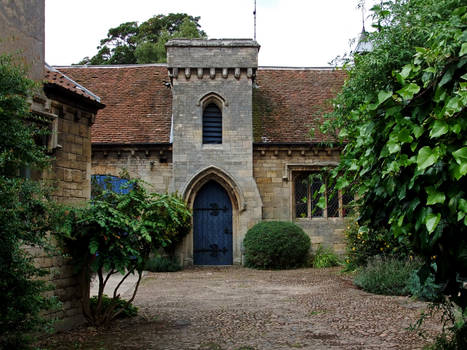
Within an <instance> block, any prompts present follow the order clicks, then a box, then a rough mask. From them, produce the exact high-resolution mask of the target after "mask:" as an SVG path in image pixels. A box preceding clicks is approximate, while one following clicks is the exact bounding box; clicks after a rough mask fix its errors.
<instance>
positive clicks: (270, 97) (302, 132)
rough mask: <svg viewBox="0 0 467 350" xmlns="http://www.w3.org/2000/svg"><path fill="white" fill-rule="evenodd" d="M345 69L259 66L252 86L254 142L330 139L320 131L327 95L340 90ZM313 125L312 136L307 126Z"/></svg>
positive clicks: (328, 109) (311, 126) (309, 127)
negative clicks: (255, 86)
mask: <svg viewBox="0 0 467 350" xmlns="http://www.w3.org/2000/svg"><path fill="white" fill-rule="evenodd" d="M345 78H346V73H345V72H344V71H342V70H333V69H329V68H323V69H319V68H317V69H310V68H260V69H258V71H257V74H256V83H257V85H258V88H255V89H254V90H253V126H254V129H253V130H254V140H255V142H274V143H276V142H277V143H286V142H287V143H289V142H290V143H301V142H323V141H332V139H330V138H329V137H326V136H325V135H323V134H322V133H320V132H319V128H318V127H319V125H320V123H321V122H322V115H323V113H325V112H329V111H330V110H331V108H332V107H331V104H330V102H329V99H331V98H333V97H334V96H335V95H336V93H337V92H339V91H340V89H341V88H342V85H343V83H344V80H345ZM311 128H314V129H315V131H314V136H313V138H311V136H310V133H309V132H310V129H311Z"/></svg>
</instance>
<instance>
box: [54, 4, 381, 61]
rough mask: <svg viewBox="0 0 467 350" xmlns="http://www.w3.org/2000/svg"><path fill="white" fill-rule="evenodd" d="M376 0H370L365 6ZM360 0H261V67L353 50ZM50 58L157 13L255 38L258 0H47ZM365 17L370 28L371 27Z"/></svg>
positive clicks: (91, 50) (65, 57) (64, 56)
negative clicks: (197, 18) (182, 16)
mask: <svg viewBox="0 0 467 350" xmlns="http://www.w3.org/2000/svg"><path fill="white" fill-rule="evenodd" d="M375 1H376V0H367V5H366V8H370V7H371V6H370V3H374V2H375ZM358 2H359V1H358V0H257V5H256V6H257V20H256V25H257V30H256V39H257V41H258V43H259V44H260V45H261V49H260V52H259V64H260V65H261V66H294V67H322V66H327V65H328V63H329V62H330V61H331V60H332V59H333V58H335V57H336V56H337V55H342V54H344V53H345V52H349V51H350V49H351V48H353V47H354V45H355V44H354V45H353V46H352V47H351V45H350V41H351V39H353V38H356V37H358V35H359V33H360V32H361V29H362V19H361V18H362V14H361V11H360V10H359V9H357V5H358ZM45 4H46V10H45V11H46V13H45V33H46V51H45V57H46V61H47V63H49V64H52V65H69V64H72V63H77V62H79V61H80V60H81V59H82V58H83V57H85V56H90V57H91V56H93V55H94V54H95V53H96V52H97V50H96V47H97V46H98V44H99V40H100V39H102V38H104V37H106V35H107V31H108V29H109V28H112V27H116V26H118V25H119V24H121V23H123V22H129V21H138V23H141V22H143V21H145V20H147V19H148V18H150V17H152V16H154V15H158V14H168V13H171V12H172V13H177V12H185V13H188V14H189V15H192V16H200V17H201V20H200V24H201V27H202V29H203V30H204V31H205V32H206V33H207V35H208V37H209V38H211V39H213V38H216V39H217V38H253V33H254V32H253V27H254V26H253V9H254V0H46V1H45ZM368 22H369V20H367V27H369V23H368Z"/></svg>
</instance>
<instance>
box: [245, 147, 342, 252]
mask: <svg viewBox="0 0 467 350" xmlns="http://www.w3.org/2000/svg"><path fill="white" fill-rule="evenodd" d="M338 161H339V150H337V149H328V148H322V147H318V146H316V147H310V146H298V145H295V146H287V145H283V146H275V147H274V146H268V145H264V144H263V145H255V147H254V152H253V174H254V177H255V180H256V183H257V185H258V189H259V192H260V195H261V199H262V202H263V215H262V218H263V220H282V221H293V222H295V223H296V224H297V225H299V226H300V227H302V228H303V230H304V231H305V232H306V233H307V234H308V235H309V237H310V239H311V242H312V249H316V248H317V246H318V245H320V244H322V245H323V246H327V247H331V248H333V249H334V251H336V252H337V253H344V250H345V245H344V228H345V223H346V219H345V218H342V217H336V218H325V217H322V218H321V217H320V218H296V217H295V215H294V204H293V194H294V187H293V186H294V185H293V175H294V172H298V171H310V170H313V171H315V170H316V171H319V170H320V169H323V168H324V167H332V166H335V165H336V164H337V163H338Z"/></svg>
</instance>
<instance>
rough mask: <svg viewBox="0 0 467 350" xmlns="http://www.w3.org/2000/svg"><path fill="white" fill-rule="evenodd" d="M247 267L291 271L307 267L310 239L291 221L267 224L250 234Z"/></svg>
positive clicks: (252, 229)
mask: <svg viewBox="0 0 467 350" xmlns="http://www.w3.org/2000/svg"><path fill="white" fill-rule="evenodd" d="M243 244H244V247H245V265H246V266H248V267H253V268H258V269H290V268H295V267H300V266H303V265H304V264H305V263H306V261H307V258H308V251H309V249H310V238H309V237H308V236H307V235H306V234H305V232H303V230H302V229H301V228H300V227H298V226H297V225H295V224H293V223H291V222H282V221H265V222H260V223H259V224H256V225H255V226H253V227H252V228H251V229H250V230H248V232H247V233H246V236H245V239H244V241H243Z"/></svg>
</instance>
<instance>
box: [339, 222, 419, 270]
mask: <svg viewBox="0 0 467 350" xmlns="http://www.w3.org/2000/svg"><path fill="white" fill-rule="evenodd" d="M401 238H402V237H401ZM345 243H346V259H345V265H346V270H350V271H352V270H355V269H356V268H358V267H361V266H365V265H366V264H367V262H368V260H369V259H370V258H371V257H374V256H378V255H384V256H392V257H395V258H399V259H405V258H408V257H410V256H414V253H413V252H412V250H411V248H410V246H409V244H408V242H407V241H406V240H401V241H399V240H398V239H396V238H394V236H392V234H390V233H389V232H387V231H383V230H382V231H379V232H375V231H370V230H366V229H364V228H361V227H360V226H359V225H358V223H357V220H356V219H349V221H348V224H347V228H346V230H345Z"/></svg>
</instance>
